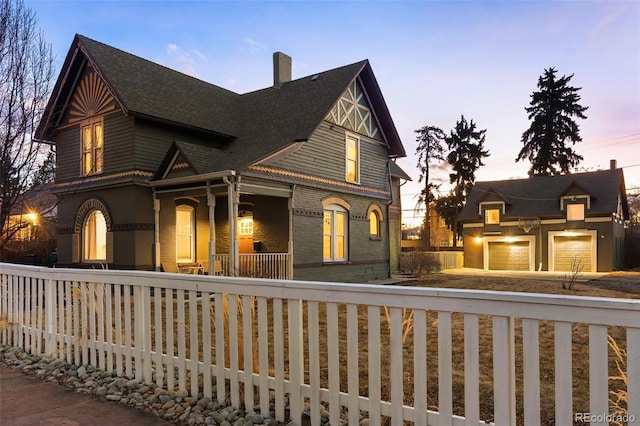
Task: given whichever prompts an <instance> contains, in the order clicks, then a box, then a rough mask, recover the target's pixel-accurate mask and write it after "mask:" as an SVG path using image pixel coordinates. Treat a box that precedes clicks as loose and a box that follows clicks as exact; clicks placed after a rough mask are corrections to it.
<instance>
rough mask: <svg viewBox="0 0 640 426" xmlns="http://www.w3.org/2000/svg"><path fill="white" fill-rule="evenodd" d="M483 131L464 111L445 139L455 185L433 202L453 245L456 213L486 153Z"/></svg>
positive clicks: (456, 229)
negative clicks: (441, 197) (447, 228)
mask: <svg viewBox="0 0 640 426" xmlns="http://www.w3.org/2000/svg"><path fill="white" fill-rule="evenodd" d="M486 131H487V130H486V129H485V130H477V129H476V124H475V123H474V122H473V120H471V121H469V122H467V120H466V119H465V118H464V115H463V116H461V117H460V120H458V122H457V123H456V126H455V128H454V129H453V130H452V131H451V133H450V135H449V136H447V137H446V139H445V142H446V143H447V147H448V148H449V153H448V154H447V162H448V163H449V164H450V165H451V168H452V169H453V173H451V174H449V180H450V182H451V183H453V184H454V187H453V189H452V191H451V193H450V194H449V195H448V196H447V197H443V199H442V200H438V202H436V210H437V211H438V213H439V214H440V215H441V216H442V217H444V219H445V222H446V223H447V226H448V227H449V229H451V230H452V231H453V232H454V239H453V245H454V247H455V246H456V241H457V237H458V236H459V235H460V229H459V228H458V225H457V221H458V214H459V213H460V211H461V210H462V207H463V206H464V204H465V202H466V199H467V196H468V195H469V192H470V191H471V187H472V186H473V184H474V183H475V181H476V171H477V170H478V169H479V168H480V166H484V163H483V162H482V159H483V158H485V157H488V156H489V151H488V150H486V149H484V140H485V136H484V135H485V133H486Z"/></svg>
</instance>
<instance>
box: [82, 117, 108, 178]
mask: <svg viewBox="0 0 640 426" xmlns="http://www.w3.org/2000/svg"><path fill="white" fill-rule="evenodd" d="M103 147H104V143H103V137H102V121H97V122H93V123H91V124H88V125H86V126H82V174H83V175H85V176H86V175H93V174H98V173H102V156H103Z"/></svg>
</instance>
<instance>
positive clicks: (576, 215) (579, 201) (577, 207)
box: [559, 181, 591, 222]
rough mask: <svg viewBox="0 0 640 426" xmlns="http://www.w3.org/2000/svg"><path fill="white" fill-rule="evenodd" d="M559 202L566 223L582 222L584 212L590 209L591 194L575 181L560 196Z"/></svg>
mask: <svg viewBox="0 0 640 426" xmlns="http://www.w3.org/2000/svg"><path fill="white" fill-rule="evenodd" d="M559 201H560V211H562V212H564V213H565V217H566V219H567V222H579V221H584V219H585V216H586V212H587V211H588V210H589V209H591V194H590V193H589V192H588V191H587V190H586V189H584V188H583V187H582V186H580V185H578V184H577V183H576V182H575V181H574V182H572V183H571V184H570V185H569V186H567V188H566V189H565V190H564V191H563V192H562V193H561V194H560V200H559Z"/></svg>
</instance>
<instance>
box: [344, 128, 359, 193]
mask: <svg viewBox="0 0 640 426" xmlns="http://www.w3.org/2000/svg"><path fill="white" fill-rule="evenodd" d="M359 151H360V140H359V139H358V138H357V137H355V136H351V135H347V181H349V182H356V183H357V182H359V181H360V161H359V160H360V153H359Z"/></svg>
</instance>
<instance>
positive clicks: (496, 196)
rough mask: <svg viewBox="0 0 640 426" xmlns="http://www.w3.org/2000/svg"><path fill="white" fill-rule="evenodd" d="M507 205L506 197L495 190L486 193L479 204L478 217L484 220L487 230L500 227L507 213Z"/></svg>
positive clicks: (490, 189)
mask: <svg viewBox="0 0 640 426" xmlns="http://www.w3.org/2000/svg"><path fill="white" fill-rule="evenodd" d="M507 204H508V203H507V200H506V199H505V197H504V196H503V195H502V194H501V193H499V192H497V191H495V190H494V189H493V188H489V190H488V191H486V192H485V194H484V195H483V196H482V197H481V198H480V201H479V203H478V215H479V216H480V217H481V218H483V222H484V226H485V228H487V227H488V228H491V227H496V228H497V227H499V226H500V221H501V220H502V218H503V216H504V215H505V214H506V212H507Z"/></svg>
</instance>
